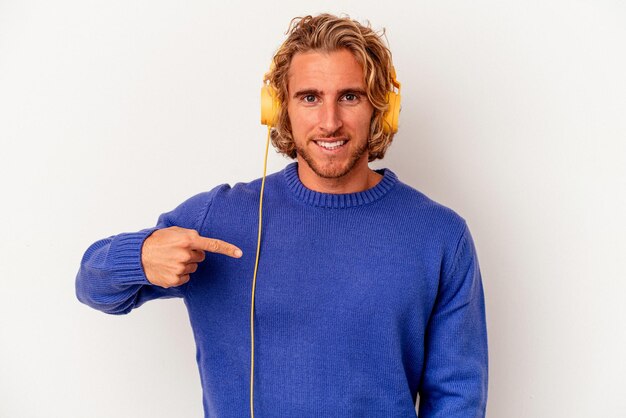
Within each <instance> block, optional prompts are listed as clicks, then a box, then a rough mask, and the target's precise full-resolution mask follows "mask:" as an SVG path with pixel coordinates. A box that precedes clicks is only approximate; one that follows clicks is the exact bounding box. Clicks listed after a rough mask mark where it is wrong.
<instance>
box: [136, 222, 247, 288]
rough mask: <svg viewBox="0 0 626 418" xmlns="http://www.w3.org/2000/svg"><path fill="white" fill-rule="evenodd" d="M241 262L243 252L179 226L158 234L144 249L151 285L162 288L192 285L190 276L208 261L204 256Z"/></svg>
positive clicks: (145, 266) (147, 275) (144, 262)
mask: <svg viewBox="0 0 626 418" xmlns="http://www.w3.org/2000/svg"><path fill="white" fill-rule="evenodd" d="M205 251H210V252H212V253H220V254H224V255H227V256H229V257H234V258H239V257H241V256H242V252H241V250H240V249H239V248H237V247H235V246H234V245H232V244H229V243H227V242H224V241H220V240H218V239H213V238H206V237H201V236H200V235H199V234H198V232H197V231H195V230H193V229H185V228H180V227H177V226H172V227H169V228H164V229H159V230H156V231H154V232H153V233H152V234H151V235H150V236H149V237H148V238H146V240H145V241H144V243H143V247H142V248H141V264H142V265H143V269H144V272H145V273H146V277H147V279H148V281H149V282H150V283H152V284H155V285H157V286H161V287H165V288H167V287H174V286H180V285H181V284H184V283H187V282H188V281H189V275H190V274H191V273H194V272H195V271H196V270H197V269H198V263H200V262H202V261H203V260H204V252H205Z"/></svg>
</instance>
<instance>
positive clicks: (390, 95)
mask: <svg viewBox="0 0 626 418" xmlns="http://www.w3.org/2000/svg"><path fill="white" fill-rule="evenodd" d="M391 84H392V90H390V91H388V92H387V105H388V106H389V107H388V108H387V111H386V112H385V115H384V117H383V130H384V131H385V132H386V133H394V134H395V133H396V132H398V117H399V116H400V83H399V82H398V80H396V70H395V68H394V67H391ZM396 90H397V91H396ZM279 111H280V102H279V101H278V95H277V93H276V90H275V89H274V88H273V87H272V86H270V85H269V84H265V85H264V86H263V87H261V123H262V124H263V125H267V126H270V127H271V126H275V125H274V124H275V123H276V119H277V118H278V113H279Z"/></svg>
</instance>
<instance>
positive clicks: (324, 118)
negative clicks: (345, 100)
mask: <svg viewBox="0 0 626 418" xmlns="http://www.w3.org/2000/svg"><path fill="white" fill-rule="evenodd" d="M320 113H321V114H320V128H322V130H323V131H324V132H325V133H327V134H329V135H330V134H333V133H335V132H337V131H338V130H339V129H340V128H341V127H342V126H343V122H342V120H341V109H340V108H339V105H338V103H337V102H336V101H334V100H331V101H329V102H326V103H324V104H323V105H322V106H321V109H320Z"/></svg>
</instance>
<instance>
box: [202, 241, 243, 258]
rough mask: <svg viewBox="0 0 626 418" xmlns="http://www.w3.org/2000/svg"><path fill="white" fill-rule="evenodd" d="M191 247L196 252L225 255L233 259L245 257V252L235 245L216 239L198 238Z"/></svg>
mask: <svg viewBox="0 0 626 418" xmlns="http://www.w3.org/2000/svg"><path fill="white" fill-rule="evenodd" d="M191 247H192V248H193V249H196V250H203V251H209V252H211V253H218V254H224V255H227V256H229V257H233V258H239V257H241V256H242V255H243V252H242V251H241V250H240V249H239V248H237V247H236V246H234V245H233V244H230V243H228V242H226V241H222V240H219V239H215V238H207V237H200V236H199V237H196V238H195V239H194V241H193V243H192V245H191Z"/></svg>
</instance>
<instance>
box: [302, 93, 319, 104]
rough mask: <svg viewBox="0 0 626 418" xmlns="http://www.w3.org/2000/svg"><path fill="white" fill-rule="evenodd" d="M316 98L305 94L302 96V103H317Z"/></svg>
mask: <svg viewBox="0 0 626 418" xmlns="http://www.w3.org/2000/svg"><path fill="white" fill-rule="evenodd" d="M315 100H316V97H315V95H313V94H305V95H304V96H302V101H303V102H305V103H315Z"/></svg>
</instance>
